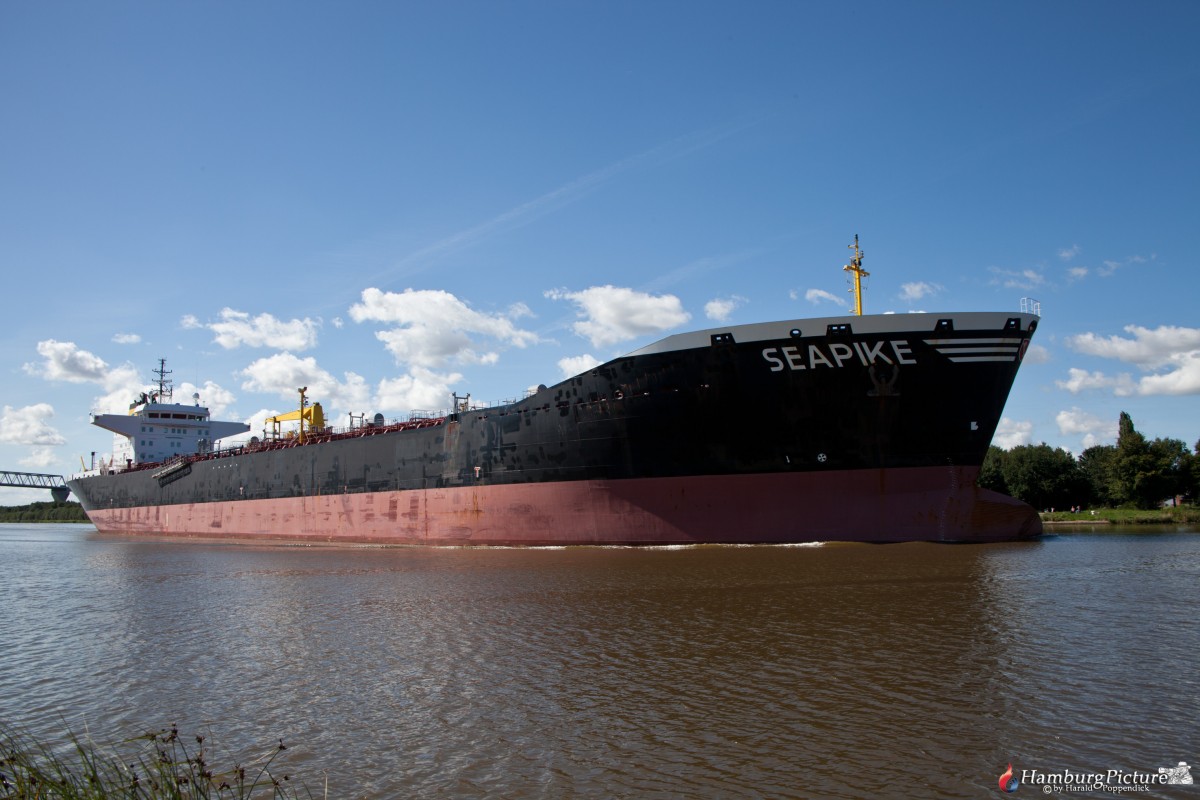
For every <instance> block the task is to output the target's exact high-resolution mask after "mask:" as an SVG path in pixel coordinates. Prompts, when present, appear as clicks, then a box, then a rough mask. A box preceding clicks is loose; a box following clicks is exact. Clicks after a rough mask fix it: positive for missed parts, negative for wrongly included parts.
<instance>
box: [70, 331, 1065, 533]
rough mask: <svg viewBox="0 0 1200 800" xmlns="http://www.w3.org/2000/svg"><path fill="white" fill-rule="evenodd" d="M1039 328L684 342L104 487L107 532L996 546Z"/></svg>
mask: <svg viewBox="0 0 1200 800" xmlns="http://www.w3.org/2000/svg"><path fill="white" fill-rule="evenodd" d="M1036 326H1037V318H1036V317H1032V316H1029V315H1024V314H1005V313H962V314H946V315H903V316H899V315H895V316H893V315H886V316H870V317H838V318H830V319H820V320H796V321H787V322H778V323H761V324H756V325H745V326H737V327H730V328H724V329H716V330H710V331H698V332H694V333H689V334H680V335H678V336H672V337H669V338H667V339H664V340H662V341H661V342H658V343H656V344H654V345H650V346H649V347H646V348H642V349H641V350H638V351H635V352H634V353H631V354H629V355H628V356H624V357H621V358H618V359H615V360H613V361H610V362H608V363H606V364H603V365H601V366H599V367H597V368H595V369H593V370H590V371H588V372H586V373H584V374H581V375H578V376H576V377H574V378H571V379H569V380H567V381H564V382H562V383H559V384H557V385H555V386H552V387H540V388H539V390H538V391H537V392H535V393H533V394H532V395H531V396H529V397H527V398H525V399H524V400H522V401H519V402H516V403H513V404H509V405H505V406H498V407H493V408H486V409H476V410H463V411H457V412H455V413H451V414H448V415H446V416H444V417H440V418H437V419H431V420H424V421H421V422H417V423H410V424H407V425H397V426H386V427H365V428H361V429H358V430H357V431H353V432H349V433H342V434H318V435H316V436H313V437H312V438H311V440H310V441H308V442H305V443H303V444H300V443H299V442H297V441H294V440H293V441H291V442H288V443H284V444H270V445H258V446H256V447H246V448H242V449H241V450H239V451H237V452H233V453H222V454H216V455H209V456H205V457H193V458H191V459H189V460H186V461H180V462H177V463H174V464H167V465H156V466H154V467H152V468H147V469H133V470H126V471H123V472H118V473H116V474H108V475H93V476H86V477H79V478H76V479H74V480H72V481H71V482H70V484H69V485H70V487H71V490H72V491H73V492H74V493H75V495H76V496H77V497H78V498H79V499H80V501H81V502H82V503H83V506H84V508H85V509H86V510H87V511H88V514H89V516H90V517H91V519H92V520H93V521H94V522H95V523H96V525H97V527H98V528H99V529H100V530H102V531H112V532H134V533H147V534H165V535H177V536H200V537H208V536H216V537H238V538H255V537H270V538H283V539H297V540H309V541H362V542H394V543H437V544H560V543H568V542H573V543H602V544H668V543H669V544H675V543H685V542H804V541H828V540H855V541H900V540H941V541H995V540H1005V539H1017V538H1025V537H1029V536H1035V535H1037V534H1038V533H1040V531H1041V525H1040V521H1039V520H1038V518H1037V515H1036V514H1035V513H1034V512H1033V510H1032V509H1029V508H1028V506H1025V505H1024V504H1021V503H1018V502H1016V501H1014V500H1011V499H1010V498H1005V497H1002V496H1000V495H995V494H993V493H990V492H984V491H981V490H979V489H977V488H976V487H975V485H974V482H975V478H976V476H977V475H978V471H979V467H980V464H981V463H982V460H983V457H984V455H985V454H986V451H987V447H988V445H989V443H990V442H991V439H992V435H993V434H994V433H995V429H996V426H997V424H998V423H999V420H1000V416H1001V413H1002V410H1003V407H1004V403H1005V400H1006V399H1007V396H1008V392H1009V390H1010V388H1011V386H1012V383H1013V380H1014V379H1015V377H1016V374H1017V370H1018V367H1019V366H1020V362H1021V359H1022V357H1023V355H1024V352H1025V349H1026V347H1027V346H1028V342H1029V338H1030V336H1031V335H1032V333H1033V331H1034V330H1035V329H1036Z"/></svg>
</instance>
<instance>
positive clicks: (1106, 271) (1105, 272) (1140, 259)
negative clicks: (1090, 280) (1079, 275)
mask: <svg viewBox="0 0 1200 800" xmlns="http://www.w3.org/2000/svg"><path fill="white" fill-rule="evenodd" d="M1157 259H1158V256H1157V255H1151V256H1150V257H1149V258H1146V257H1145V256H1130V257H1129V258H1126V259H1125V260H1124V261H1113V260H1105V261H1104V266H1103V267H1101V268H1100V269H1099V270H1097V273H1098V274H1099V275H1101V276H1103V277H1106V278H1107V277H1108V276H1109V275H1112V274H1113V273H1114V272H1116V271H1117V270H1119V269H1121V267H1127V266H1129V265H1131V264H1145V263H1146V262H1148V261H1155V260H1157Z"/></svg>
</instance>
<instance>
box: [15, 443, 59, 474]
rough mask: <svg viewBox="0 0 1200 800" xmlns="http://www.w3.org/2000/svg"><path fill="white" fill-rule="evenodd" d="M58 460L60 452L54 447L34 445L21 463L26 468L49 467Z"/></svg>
mask: <svg viewBox="0 0 1200 800" xmlns="http://www.w3.org/2000/svg"><path fill="white" fill-rule="evenodd" d="M57 460H58V454H57V453H56V452H55V451H54V448H53V447H34V448H32V449H31V450H30V451H29V455H27V456H25V457H24V458H22V459H21V460H20V462H19V463H20V464H21V466H22V467H25V468H26V469H49V468H50V467H51V466H53V464H54V462H56V461H57Z"/></svg>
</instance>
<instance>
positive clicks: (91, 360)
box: [24, 339, 146, 414]
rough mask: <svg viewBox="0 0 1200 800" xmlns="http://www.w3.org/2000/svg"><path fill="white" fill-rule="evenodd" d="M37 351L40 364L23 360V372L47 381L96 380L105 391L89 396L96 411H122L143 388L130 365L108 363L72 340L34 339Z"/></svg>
mask: <svg viewBox="0 0 1200 800" xmlns="http://www.w3.org/2000/svg"><path fill="white" fill-rule="evenodd" d="M37 351H38V354H39V355H41V356H42V357H43V358H44V359H45V360H44V361H43V362H42V363H41V364H25V366H24V369H25V372H27V373H29V374H30V375H36V376H38V377H41V378H45V379H46V380H48V381H67V382H68V383H95V384H98V385H99V386H100V387H102V388H103V389H104V390H105V391H106V392H107V394H105V395H103V396H101V397H98V398H96V399H95V400H93V404H92V405H93V410H95V411H96V412H97V413H101V414H104V413H110V414H123V413H125V412H126V411H128V410H129V403H130V402H131V401H132V400H133V398H134V397H136V396H137V395H139V394H141V392H142V391H144V390H145V388H146V387H145V385H144V384H143V383H142V381H141V379H140V378H139V377H138V372H137V370H136V369H134V368H133V367H132V366H130V365H128V364H122V365H121V366H119V367H111V366H109V365H108V363H107V362H105V361H104V359H102V358H100V357H99V356H96V355H94V354H92V353H90V352H88V351H87V350H81V349H80V348H79V347H77V346H76V345H75V343H74V342H59V341H55V340H54V339H47V340H46V341H42V342H38V344H37Z"/></svg>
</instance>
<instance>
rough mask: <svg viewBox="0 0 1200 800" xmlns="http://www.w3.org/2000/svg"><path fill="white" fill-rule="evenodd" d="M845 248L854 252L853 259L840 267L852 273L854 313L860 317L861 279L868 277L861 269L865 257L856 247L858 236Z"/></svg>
mask: <svg viewBox="0 0 1200 800" xmlns="http://www.w3.org/2000/svg"><path fill="white" fill-rule="evenodd" d="M846 247H848V248H850V249H851V250H853V251H854V258H852V259H850V263H849V264H847V265H846V266H844V267H842V269H843V270H845V271H846V272H853V273H854V289H853V292H854V313H855V314H857V315H858V316H860V317H861V316H862V279H863V278H865V277H867V276H868V275H870V274H871V273H869V272H867V271H866V270H865V269H863V268H862V260H863V256H864V255H865V254H864V253H863V251H862V250H860V249H859V247H858V234H857V233H856V234H854V244H848V245H846Z"/></svg>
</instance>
